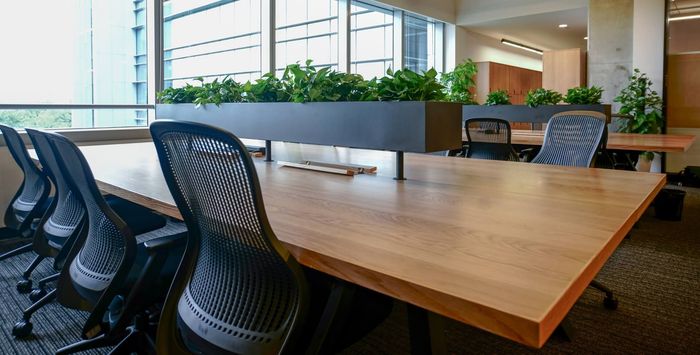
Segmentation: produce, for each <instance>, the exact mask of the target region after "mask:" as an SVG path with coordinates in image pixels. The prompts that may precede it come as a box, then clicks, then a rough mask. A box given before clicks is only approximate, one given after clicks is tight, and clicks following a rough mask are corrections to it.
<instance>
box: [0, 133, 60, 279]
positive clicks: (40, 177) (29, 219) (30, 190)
mask: <svg viewBox="0 0 700 355" xmlns="http://www.w3.org/2000/svg"><path fill="white" fill-rule="evenodd" d="M0 132H2V135H3V137H4V138H5V143H6V144H7V148H8V150H9V151H10V154H11V155H12V158H13V159H14V160H15V162H16V163H17V165H18V166H19V167H20V170H21V171H22V173H23V175H24V178H23V180H22V184H21V185H20V188H19V189H18V190H17V193H15V196H14V197H13V198H12V200H11V201H12V202H11V204H10V207H8V208H7V210H6V211H5V218H4V222H5V228H1V229H0V239H7V238H16V237H25V238H27V239H29V238H28V237H30V236H31V235H32V234H33V233H34V228H35V226H34V225H33V224H34V222H35V220H36V219H37V218H40V217H41V216H42V215H43V214H44V211H46V209H47V205H48V204H49V203H50V202H49V201H50V199H49V193H50V192H51V183H50V182H49V179H48V177H47V176H46V174H44V172H43V171H41V170H40V169H39V168H38V167H37V166H36V164H34V162H33V161H32V159H31V157H30V156H29V153H28V152H27V147H26V146H25V145H24V142H23V141H22V138H21V137H20V136H19V134H18V133H17V131H15V130H14V128H11V127H9V126H6V125H2V124H0ZM32 250H33V246H32V243H28V244H26V245H23V246H21V247H19V248H17V249H15V250H12V251H9V252H7V253H5V254H3V255H0V260H5V259H7V258H10V257H13V256H16V255H19V254H23V253H27V252H30V251H32ZM42 259H43V257H40V256H37V257H35V258H34V260H33V261H32V262H31V263H30V265H29V267H28V268H27V269H26V270H25V271H24V273H23V274H22V280H20V281H19V282H18V283H17V290H18V291H19V292H21V293H26V292H29V291H31V289H32V282H31V280H29V277H30V275H31V272H32V270H34V268H36V266H37V265H38V264H39V263H40V262H41V260H42Z"/></svg>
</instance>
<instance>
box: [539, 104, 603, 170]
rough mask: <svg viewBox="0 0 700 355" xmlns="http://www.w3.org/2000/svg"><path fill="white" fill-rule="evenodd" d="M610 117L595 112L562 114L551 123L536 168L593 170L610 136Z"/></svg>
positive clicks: (551, 120) (550, 121)
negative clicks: (599, 153)
mask: <svg viewBox="0 0 700 355" xmlns="http://www.w3.org/2000/svg"><path fill="white" fill-rule="evenodd" d="M606 133H607V129H606V116H605V114H602V113H600V112H593V111H568V112H561V113H558V114H556V115H554V116H552V118H551V119H550V120H549V122H548V123H547V130H546V131H545V135H544V143H543V144H542V149H541V150H540V152H539V153H538V154H537V156H535V158H534V159H533V160H532V163H536V164H551V165H564V166H578V167H590V166H591V165H592V163H593V160H594V159H595V156H596V152H597V151H598V149H600V148H602V145H603V144H604V142H605V140H606V139H605V136H606V135H607V134H606Z"/></svg>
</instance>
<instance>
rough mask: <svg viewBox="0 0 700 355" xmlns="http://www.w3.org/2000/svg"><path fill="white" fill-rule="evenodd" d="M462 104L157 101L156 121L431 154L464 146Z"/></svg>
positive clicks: (265, 137) (276, 138)
mask: <svg viewBox="0 0 700 355" xmlns="http://www.w3.org/2000/svg"><path fill="white" fill-rule="evenodd" d="M461 117H462V105H461V104H456V103H447V102H414V101H407V102H314V103H303V104H300V103H287V102H278V103H230V104H222V105H221V106H216V105H207V106H205V107H200V108H195V105H193V104H176V105H156V119H172V120H183V121H193V122H200V123H205V124H209V125H213V126H217V127H220V128H223V129H225V130H228V131H230V132H232V133H234V134H235V135H236V136H238V137H241V138H250V139H261V140H267V141H284V142H295V143H308V144H319V145H336V146H343V147H350V148H363V149H374V150H390V151H397V152H415V153H428V152H436V151H441V150H449V149H457V148H460V147H461V146H462V136H461V122H462V120H461Z"/></svg>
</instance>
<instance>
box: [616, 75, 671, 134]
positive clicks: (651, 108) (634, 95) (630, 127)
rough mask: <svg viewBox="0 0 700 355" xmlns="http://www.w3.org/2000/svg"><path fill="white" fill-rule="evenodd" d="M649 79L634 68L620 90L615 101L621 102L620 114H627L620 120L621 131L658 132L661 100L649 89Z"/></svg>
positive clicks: (661, 118)
mask: <svg viewBox="0 0 700 355" xmlns="http://www.w3.org/2000/svg"><path fill="white" fill-rule="evenodd" d="M652 84H653V83H652V82H651V79H649V78H648V77H647V76H646V74H644V73H641V72H640V71H639V69H635V70H634V73H633V74H632V76H631V77H630V82H629V84H628V85H627V87H625V88H624V89H622V91H620V95H618V96H617V97H616V98H615V100H614V101H615V102H619V103H620V104H622V106H621V107H620V114H621V115H623V116H628V118H625V119H623V120H622V127H621V129H620V131H621V132H626V133H642V134H647V133H650V134H654V133H660V132H661V127H662V125H663V121H664V118H663V114H662V111H661V109H662V101H661V97H660V96H659V94H658V93H657V92H656V91H653V90H652V89H651V86H652Z"/></svg>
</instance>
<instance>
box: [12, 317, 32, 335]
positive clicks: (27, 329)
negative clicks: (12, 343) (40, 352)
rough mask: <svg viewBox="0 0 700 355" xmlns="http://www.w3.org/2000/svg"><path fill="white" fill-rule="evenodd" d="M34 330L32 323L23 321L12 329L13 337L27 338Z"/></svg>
mask: <svg viewBox="0 0 700 355" xmlns="http://www.w3.org/2000/svg"><path fill="white" fill-rule="evenodd" d="M33 328H34V325H33V324H32V322H30V321H28V320H25V319H22V320H21V321H19V322H17V323H15V326H14V327H12V335H13V336H15V337H16V338H26V337H28V336H29V335H31V334H32V329H33Z"/></svg>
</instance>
